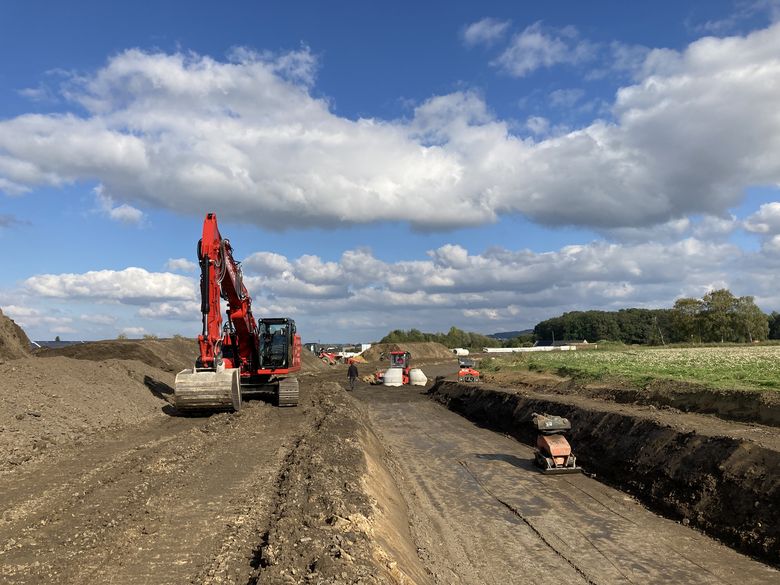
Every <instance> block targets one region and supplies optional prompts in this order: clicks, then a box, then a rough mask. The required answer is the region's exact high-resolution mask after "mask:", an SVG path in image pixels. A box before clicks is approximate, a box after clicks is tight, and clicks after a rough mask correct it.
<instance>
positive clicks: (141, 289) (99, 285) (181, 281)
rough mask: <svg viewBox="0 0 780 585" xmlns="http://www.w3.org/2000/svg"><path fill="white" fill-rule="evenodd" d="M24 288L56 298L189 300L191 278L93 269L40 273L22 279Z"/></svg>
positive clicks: (135, 301)
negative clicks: (66, 272)
mask: <svg viewBox="0 0 780 585" xmlns="http://www.w3.org/2000/svg"><path fill="white" fill-rule="evenodd" d="M24 286H25V288H27V290H28V291H30V292H31V293H34V294H36V295H40V296H43V297H49V298H57V299H87V300H91V301H95V302H111V301H113V302H120V303H126V304H136V305H143V304H147V303H150V302H153V301H156V300H192V299H194V298H195V282H194V280H193V279H191V278H187V277H184V276H180V275H178V274H171V273H168V272H148V271H147V270H144V269H143V268H133V267H131V268H125V269H124V270H93V271H89V272H85V273H83V274H41V275H37V276H32V277H30V278H28V279H27V280H25V281H24Z"/></svg>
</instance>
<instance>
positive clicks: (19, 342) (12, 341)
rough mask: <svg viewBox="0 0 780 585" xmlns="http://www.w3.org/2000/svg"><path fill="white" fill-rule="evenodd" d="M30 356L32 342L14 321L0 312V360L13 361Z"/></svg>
mask: <svg viewBox="0 0 780 585" xmlns="http://www.w3.org/2000/svg"><path fill="white" fill-rule="evenodd" d="M28 355H30V340H29V339H28V338H27V335H26V334H25V333H24V331H23V330H22V328H21V327H19V326H18V325H17V324H16V323H14V321H13V319H10V318H9V317H6V316H5V315H3V311H2V310H0V359H7V360H13V359H16V358H21V357H25V356H28Z"/></svg>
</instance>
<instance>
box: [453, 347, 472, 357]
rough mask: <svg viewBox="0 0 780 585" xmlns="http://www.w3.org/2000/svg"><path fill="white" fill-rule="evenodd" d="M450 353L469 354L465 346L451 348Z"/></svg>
mask: <svg viewBox="0 0 780 585" xmlns="http://www.w3.org/2000/svg"><path fill="white" fill-rule="evenodd" d="M452 353H454V354H455V355H457V356H462V355H469V350H467V349H466V348H465V347H456V348H455V349H453V350H452Z"/></svg>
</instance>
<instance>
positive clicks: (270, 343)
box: [257, 318, 295, 370]
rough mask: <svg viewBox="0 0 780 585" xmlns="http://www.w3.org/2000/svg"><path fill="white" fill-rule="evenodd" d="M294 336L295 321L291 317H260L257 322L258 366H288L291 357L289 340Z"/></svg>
mask: <svg viewBox="0 0 780 585" xmlns="http://www.w3.org/2000/svg"><path fill="white" fill-rule="evenodd" d="M294 336H295V321H293V320H292V319H285V318H273V319H260V322H259V323H258V324H257V338H258V339H259V341H260V344H259V345H260V347H259V354H260V368H261V369H268V370H273V369H278V368H287V367H289V364H291V363H292V357H293V356H292V352H293V346H292V344H291V343H290V340H291V339H293V337H294Z"/></svg>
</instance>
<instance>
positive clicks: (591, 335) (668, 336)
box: [534, 289, 780, 345]
mask: <svg viewBox="0 0 780 585" xmlns="http://www.w3.org/2000/svg"><path fill="white" fill-rule="evenodd" d="M534 336H535V337H536V338H537V339H553V338H554V339H560V340H570V339H576V340H583V339H585V340H588V341H590V342H593V341H600V340H606V341H619V342H623V343H628V344H634V343H639V344H647V345H659V344H664V343H714V342H720V343H723V342H735V343H744V342H753V341H765V340H767V339H780V313H777V312H773V313H772V314H771V315H767V314H765V313H764V312H763V311H761V309H759V308H758V306H757V305H756V303H755V301H754V299H753V297H752V296H744V297H737V296H735V295H734V294H732V293H731V291H729V290H728V289H719V290H714V291H712V292H709V293H707V294H706V295H704V296H703V297H702V298H700V299H696V298H680V299H677V300H676V301H675V303H674V306H673V307H672V308H671V309H621V310H619V311H572V312H570V313H564V314H563V315H561V316H559V317H553V318H552V319H547V320H545V321H542V322H541V323H539V324H537V325H536V327H534Z"/></svg>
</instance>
